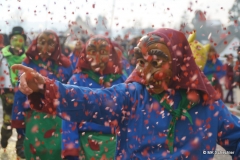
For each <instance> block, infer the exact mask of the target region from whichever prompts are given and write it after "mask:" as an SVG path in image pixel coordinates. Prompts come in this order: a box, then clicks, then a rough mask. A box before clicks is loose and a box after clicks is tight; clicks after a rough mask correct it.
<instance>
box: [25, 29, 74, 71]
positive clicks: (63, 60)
mask: <svg viewBox="0 0 240 160" xmlns="http://www.w3.org/2000/svg"><path fill="white" fill-rule="evenodd" d="M48 32H51V34H53V35H54V36H55V37H56V41H57V45H56V47H55V50H54V51H53V53H51V56H50V57H49V58H48V59H51V60H53V61H54V62H55V63H56V64H57V65H60V66H63V67H69V66H70V65H71V61H70V60H69V58H68V57H66V56H64V55H63V54H62V53H61V47H60V43H59V38H58V36H57V34H56V33H55V32H54V31H48ZM37 41H38V37H37V38H36V39H34V40H33V42H32V44H31V45H30V47H29V48H28V50H27V52H26V56H27V57H26V58H25V60H24V62H26V63H27V62H29V61H30V60H31V59H35V58H36V56H38V55H39V52H38V50H37Z"/></svg>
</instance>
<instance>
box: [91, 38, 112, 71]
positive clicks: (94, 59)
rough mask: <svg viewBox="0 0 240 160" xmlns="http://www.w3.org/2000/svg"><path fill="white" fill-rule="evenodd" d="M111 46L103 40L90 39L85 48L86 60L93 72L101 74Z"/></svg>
mask: <svg viewBox="0 0 240 160" xmlns="http://www.w3.org/2000/svg"><path fill="white" fill-rule="evenodd" d="M110 51H111V45H110V44H109V43H108V42H107V41H106V40H105V39H103V38H99V37H97V38H92V39H90V40H89V41H88V43H87V46H86V52H87V55H86V58H87V60H88V62H89V63H90V66H91V68H92V70H93V71H94V72H100V73H101V72H102V71H103V70H104V69H105V68H106V66H107V62H108V61H109V57H110Z"/></svg>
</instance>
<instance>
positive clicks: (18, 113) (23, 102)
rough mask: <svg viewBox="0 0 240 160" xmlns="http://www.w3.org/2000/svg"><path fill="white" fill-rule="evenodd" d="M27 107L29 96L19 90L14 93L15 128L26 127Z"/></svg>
mask: <svg viewBox="0 0 240 160" xmlns="http://www.w3.org/2000/svg"><path fill="white" fill-rule="evenodd" d="M26 108H29V106H28V104H27V96H26V95H25V94H23V93H22V92H21V91H20V90H18V91H17V92H16V93H15V94H14V102H13V108H12V118H11V119H12V122H11V123H12V127H13V128H25V117H24V113H25V110H26Z"/></svg>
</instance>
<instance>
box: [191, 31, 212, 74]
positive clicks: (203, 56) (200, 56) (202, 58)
mask: <svg viewBox="0 0 240 160" xmlns="http://www.w3.org/2000/svg"><path fill="white" fill-rule="evenodd" d="M195 39H196V32H194V33H192V34H190V35H189V37H188V42H189V45H190V47H191V50H192V54H193V57H194V59H195V62H196V64H197V66H198V67H199V68H200V69H201V70H203V69H204V67H205V64H206V62H207V59H208V57H207V52H208V50H209V49H210V44H206V45H203V44H201V43H200V42H198V41H197V40H195Z"/></svg>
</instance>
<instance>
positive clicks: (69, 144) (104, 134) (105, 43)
mask: <svg viewBox="0 0 240 160" xmlns="http://www.w3.org/2000/svg"><path fill="white" fill-rule="evenodd" d="M116 49H117V48H115V47H114V45H113V44H112V43H111V41H110V40H109V39H107V38H105V37H103V36H93V37H91V38H90V39H89V41H88V42H87V43H86V47H85V48H84V50H83V51H82V52H81V53H80V55H79V61H78V64H77V69H76V71H78V73H76V74H74V75H73V76H72V77H71V79H70V80H69V84H72V85H77V86H82V87H89V88H107V87H111V86H112V85H114V84H118V83H123V82H124V81H125V80H126V77H125V76H124V75H123V73H122V66H121V63H120V62H121V57H119V56H121V55H122V54H121V53H119V51H120V50H116ZM120 52H121V51H120ZM92 107H95V106H92ZM62 131H63V134H62V148H63V152H62V155H63V157H66V158H67V159H74V158H75V159H77V157H78V156H80V159H81V160H84V159H93V158H94V159H101V158H102V157H105V158H107V159H114V154H115V146H116V135H115V132H114V128H113V127H110V126H104V125H99V124H97V123H84V124H82V123H74V122H69V121H63V128H62ZM89 136H91V138H89ZM111 138H113V139H112V140H110V139H111ZM100 142H101V145H100V144H99V143H100ZM86 144H88V146H86ZM79 148H81V150H80V152H79ZM105 148H108V150H107V151H106V149H105Z"/></svg>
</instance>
